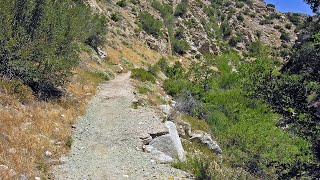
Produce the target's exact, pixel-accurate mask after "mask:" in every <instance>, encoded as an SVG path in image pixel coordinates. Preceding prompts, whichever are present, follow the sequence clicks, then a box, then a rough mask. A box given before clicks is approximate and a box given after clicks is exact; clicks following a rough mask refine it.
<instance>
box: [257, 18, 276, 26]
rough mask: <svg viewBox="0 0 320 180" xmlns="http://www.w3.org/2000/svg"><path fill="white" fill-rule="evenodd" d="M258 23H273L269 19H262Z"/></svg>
mask: <svg viewBox="0 0 320 180" xmlns="http://www.w3.org/2000/svg"><path fill="white" fill-rule="evenodd" d="M259 24H260V25H266V24H273V22H272V21H271V20H269V19H263V20H261V21H260V22H259Z"/></svg>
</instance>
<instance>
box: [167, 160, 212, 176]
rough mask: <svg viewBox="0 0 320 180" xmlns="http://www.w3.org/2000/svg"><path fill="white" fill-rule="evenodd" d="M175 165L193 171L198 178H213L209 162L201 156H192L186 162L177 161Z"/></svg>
mask: <svg viewBox="0 0 320 180" xmlns="http://www.w3.org/2000/svg"><path fill="white" fill-rule="evenodd" d="M173 167H175V168H178V169H182V170H185V171H189V172H191V173H192V174H193V175H194V176H195V179H196V180H204V179H211V175H210V173H209V164H208V163H206V162H204V161H203V160H202V159H200V158H191V159H188V160H187V161H186V162H176V163H174V164H173Z"/></svg>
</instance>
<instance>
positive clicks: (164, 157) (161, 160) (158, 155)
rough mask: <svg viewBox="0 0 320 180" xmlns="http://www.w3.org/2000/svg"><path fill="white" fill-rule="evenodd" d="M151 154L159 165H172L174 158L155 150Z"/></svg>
mask: <svg viewBox="0 0 320 180" xmlns="http://www.w3.org/2000/svg"><path fill="white" fill-rule="evenodd" d="M151 154H152V155H153V157H154V158H155V159H156V160H157V162H158V163H161V164H164V163H171V162H173V158H172V157H170V156H168V155H166V154H164V153H163V152H161V151H159V150H156V149H153V150H152V151H151Z"/></svg>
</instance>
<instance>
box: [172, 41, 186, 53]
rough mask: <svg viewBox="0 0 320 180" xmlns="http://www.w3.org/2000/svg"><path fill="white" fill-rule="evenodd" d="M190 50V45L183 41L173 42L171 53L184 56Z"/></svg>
mask: <svg viewBox="0 0 320 180" xmlns="http://www.w3.org/2000/svg"><path fill="white" fill-rule="evenodd" d="M189 49H190V45H189V44H188V42H187V41H186V40H184V39H181V40H174V41H173V51H174V52H175V53H177V54H184V53H186V52H187V51H188V50H189Z"/></svg>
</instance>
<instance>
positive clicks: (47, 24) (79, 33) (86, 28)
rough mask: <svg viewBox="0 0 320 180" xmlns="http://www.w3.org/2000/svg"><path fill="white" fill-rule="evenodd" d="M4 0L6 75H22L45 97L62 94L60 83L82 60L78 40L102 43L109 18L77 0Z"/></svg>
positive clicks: (0, 29)
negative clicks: (79, 54) (79, 55)
mask: <svg viewBox="0 0 320 180" xmlns="http://www.w3.org/2000/svg"><path fill="white" fill-rule="evenodd" d="M22 2H23V3H22ZM2 3H3V5H4V6H2V7H1V8H0V14H1V15H3V16H1V17H2V18H1V19H0V23H1V24H2V25H1V26H0V37H1V40H0V44H1V45H0V52H1V53H0V54H1V55H0V59H1V60H0V62H1V63H0V75H1V76H8V77H10V78H15V79H20V80H21V81H23V82H24V84H26V85H28V86H30V87H31V88H32V90H33V91H34V93H35V94H37V95H38V96H39V97H40V98H42V99H48V98H51V97H59V96H61V95H62V90H61V88H58V87H61V86H62V85H64V83H65V82H66V81H67V80H68V76H69V75H70V74H71V69H72V68H73V67H75V66H76V65H77V64H78V54H77V52H76V50H77V44H78V43H84V42H87V44H89V45H90V46H91V47H93V48H94V49H96V48H97V46H99V45H100V44H102V43H103V42H104V41H103V39H104V38H102V37H104V35H105V32H106V31H105V29H106V20H105V18H102V17H101V16H98V15H96V16H92V14H91V11H90V9H89V8H87V7H86V6H85V5H84V4H82V3H80V2H78V3H77V2H74V1H72V0H65V1H50V0H42V1H31V0H26V1H9V0H5V1H4V2H2ZM21 3H22V4H21ZM18 7H21V8H18ZM22 7H25V8H22ZM8 12H12V13H8ZM9 29H10V31H11V32H14V33H7V32H9ZM9 52H10V53H9Z"/></svg>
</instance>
